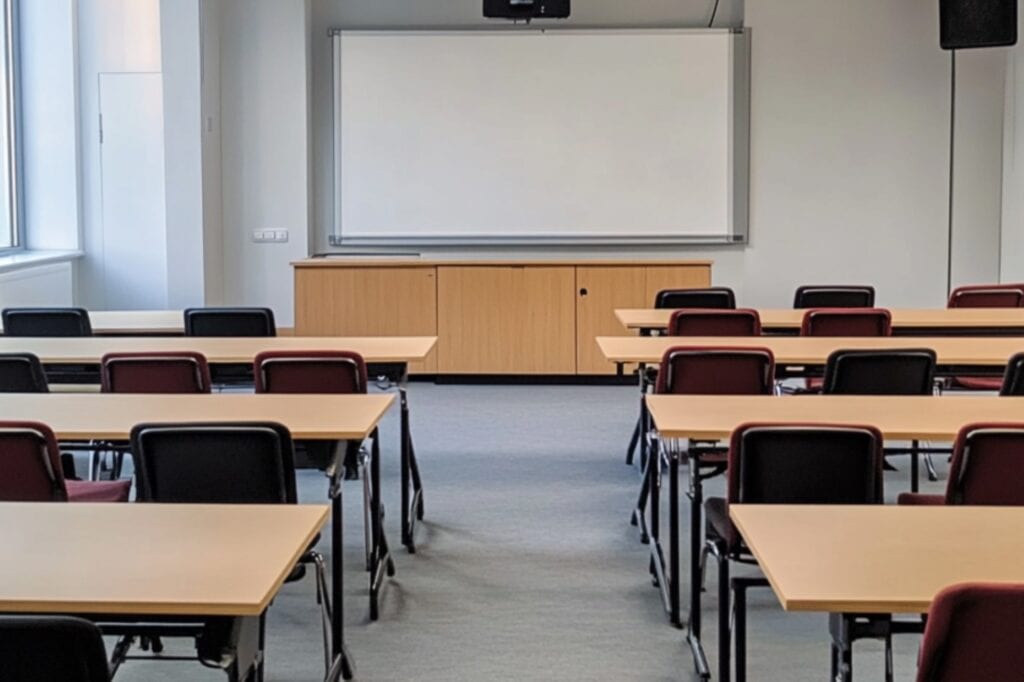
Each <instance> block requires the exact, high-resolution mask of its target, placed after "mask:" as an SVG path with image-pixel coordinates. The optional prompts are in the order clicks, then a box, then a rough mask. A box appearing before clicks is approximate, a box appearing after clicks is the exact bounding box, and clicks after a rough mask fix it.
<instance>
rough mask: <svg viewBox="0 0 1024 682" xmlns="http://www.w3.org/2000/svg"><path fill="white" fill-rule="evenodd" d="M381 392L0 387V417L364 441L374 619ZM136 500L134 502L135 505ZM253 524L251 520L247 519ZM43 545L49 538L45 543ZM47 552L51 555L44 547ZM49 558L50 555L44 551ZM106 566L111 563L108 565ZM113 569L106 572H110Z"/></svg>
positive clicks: (71, 436) (337, 639) (384, 550)
mask: <svg viewBox="0 0 1024 682" xmlns="http://www.w3.org/2000/svg"><path fill="white" fill-rule="evenodd" d="M394 400H395V397H394V396H393V395H389V394H372V395H365V394H363V395H301V394H299V395H297V394H260V395H256V394H251V393H249V394H246V393H218V394H210V395H161V394H91V395H90V394H46V393H42V394H40V393H32V394H13V393H7V394H0V414H2V415H4V418H5V419H15V420H31V421H40V422H44V423H46V424H48V425H49V426H50V428H52V429H53V430H54V432H55V433H56V434H57V437H58V439H60V440H82V439H86V440H126V439H128V438H129V436H130V434H131V431H132V428H134V426H135V425H136V424H139V423H151V422H158V423H159V422H163V423H167V422H224V421H228V422H238V421H262V420H267V421H274V422H278V423H281V424H284V425H285V426H286V427H288V429H289V431H291V433H292V435H293V436H295V437H296V438H301V439H309V440H358V441H362V440H366V439H369V440H370V443H371V451H370V467H371V471H370V474H369V476H370V485H371V495H370V510H369V511H370V525H371V531H370V532H371V547H370V564H371V565H370V569H371V570H370V615H371V618H376V616H377V612H378V598H379V594H380V591H381V589H382V587H383V584H384V579H385V575H387V576H390V575H393V574H394V562H393V560H392V558H391V553H390V550H389V548H388V544H387V538H386V537H385V535H384V530H383V519H382V515H383V511H382V506H381V504H380V499H381V498H380V442H379V440H380V439H379V438H378V437H377V435H376V430H377V425H378V423H379V422H380V420H381V418H382V417H383V416H384V414H385V412H387V410H388V408H389V407H390V406H391V405H392V403H393V402H394ZM341 469H342V467H341V466H335V467H333V471H332V472H329V475H330V479H329V481H330V484H329V493H328V495H329V497H330V500H331V580H332V588H331V592H332V593H333V602H332V603H333V605H334V608H333V610H332V613H331V615H332V630H333V633H332V634H333V640H334V641H333V643H332V645H333V646H332V649H333V653H334V657H335V667H336V669H337V671H338V673H339V674H341V675H343V676H344V677H345V678H346V679H349V678H350V677H351V675H352V665H351V660H352V659H351V656H350V655H349V654H348V652H347V651H346V650H345V644H344V619H343V616H342V613H343V595H344V589H343V580H342V563H341V559H342V553H343V551H342V548H343V546H344V545H343V542H342V527H343V522H342V501H341V473H342V472H341ZM140 506H141V505H140ZM254 527H256V526H254ZM48 546H49V543H48ZM47 556H48V557H50V556H51V555H50V554H48V555H47ZM51 558H52V557H51ZM112 569H113V567H112ZM116 574H117V572H116V570H112V572H111V575H112V576H116Z"/></svg>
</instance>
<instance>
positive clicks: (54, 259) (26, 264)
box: [0, 251, 85, 272]
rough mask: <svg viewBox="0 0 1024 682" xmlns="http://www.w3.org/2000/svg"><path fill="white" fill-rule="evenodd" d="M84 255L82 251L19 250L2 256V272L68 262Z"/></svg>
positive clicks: (0, 265) (0, 263)
mask: <svg viewBox="0 0 1024 682" xmlns="http://www.w3.org/2000/svg"><path fill="white" fill-rule="evenodd" d="M84 255H85V254H84V253H82V252H81V251H19V252H17V253H12V254H8V255H4V256H0V272H11V271H13V270H24V269H25V268H35V267H39V266H41V265H50V264H52V263H67V262H70V261H73V260H75V259H77V258H81V257H82V256H84Z"/></svg>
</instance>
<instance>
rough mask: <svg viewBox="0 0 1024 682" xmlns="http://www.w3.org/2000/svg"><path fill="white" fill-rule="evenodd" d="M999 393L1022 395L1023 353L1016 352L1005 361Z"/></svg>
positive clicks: (1023, 378) (1023, 375)
mask: <svg viewBox="0 0 1024 682" xmlns="http://www.w3.org/2000/svg"><path fill="white" fill-rule="evenodd" d="M999 395H1002V396H1024V353H1017V354H1016V355H1014V356H1013V357H1011V358H1010V360H1009V362H1007V363H1006V372H1004V373H1003V385H1002V387H1001V388H1000V389H999Z"/></svg>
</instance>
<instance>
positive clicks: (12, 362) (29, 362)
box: [0, 353, 50, 393]
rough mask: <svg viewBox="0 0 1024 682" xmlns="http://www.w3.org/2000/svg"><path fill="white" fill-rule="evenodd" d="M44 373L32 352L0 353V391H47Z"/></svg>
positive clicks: (47, 386)
mask: <svg viewBox="0 0 1024 682" xmlns="http://www.w3.org/2000/svg"><path fill="white" fill-rule="evenodd" d="M49 392H50V387H49V385H48V384H47V382H46V373H45V372H44V371H43V364H42V363H41V362H40V361H39V358H38V357H36V356H35V355H33V354H32V353H0V393H49Z"/></svg>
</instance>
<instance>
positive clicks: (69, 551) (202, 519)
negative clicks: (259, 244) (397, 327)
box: [0, 337, 436, 679]
mask: <svg viewBox="0 0 1024 682" xmlns="http://www.w3.org/2000/svg"><path fill="white" fill-rule="evenodd" d="M435 343H436V338H434V337H409V338H334V337H332V338H297V337H278V338H199V337H194V338H159V337H147V338H129V337H124V338H110V337H108V338H100V337H91V338H74V339H69V338H64V339H55V338H10V337H0V352H26V351H29V352H34V353H36V354H37V355H38V356H39V357H40V359H41V360H42V361H43V362H44V364H58V363H81V364H94V363H98V362H99V360H100V358H101V357H102V356H103V355H104V354H105V353H109V352H131V351H141V352H149V351H161V350H172V351H174V350H192V351H198V352H201V353H203V354H204V355H206V356H207V358H208V359H209V360H210V362H211V363H214V364H218V363H247V362H251V361H252V360H253V357H254V356H255V355H256V353H258V352H261V351H265V350H277V349H280V350H324V349H339V350H341V349H344V350H355V351H357V352H359V353H360V354H362V355H363V357H364V358H365V359H366V360H367V362H368V363H371V364H377V365H382V364H383V365H398V366H400V368H401V370H400V372H399V374H400V375H401V376H404V374H405V367H406V366H407V364H408V363H409V362H411V361H417V360H422V359H423V358H424V357H425V356H426V355H427V354H428V353H429V352H430V351H431V349H432V348H433V346H434V344H435ZM399 397H400V404H401V429H402V434H401V464H402V513H401V516H402V540H403V543H404V544H406V546H407V547H408V548H409V549H410V551H414V544H413V541H412V535H413V532H414V525H413V524H414V520H415V519H416V518H418V516H419V515H421V514H422V499H421V498H420V496H419V495H420V489H419V487H418V483H417V484H416V485H415V486H413V488H410V466H411V465H412V464H414V460H413V455H412V442H411V435H410V433H409V418H408V403H407V400H406V396H405V392H404V390H400V393H399ZM394 402H395V396H394V395H393V394H369V395H294V394H261V395H256V394H241V393H221V394H210V395H125V394H121V395H119V394H0V414H3V415H4V418H5V419H16V420H34V421H42V422H45V423H47V424H48V425H49V426H50V427H51V428H52V429H53V430H54V431H55V433H56V434H57V437H58V439H60V440H62V441H82V440H104V441H124V440H127V439H128V438H129V436H130V433H131V430H132V428H133V427H134V426H135V425H136V424H139V423H146V422H171V421H173V422H179V421H180V422H215V421H240V420H241V421H275V422H279V423H282V424H284V425H285V426H286V427H288V429H289V430H290V431H291V433H292V435H293V436H294V437H295V438H298V439H304V440H358V441H363V440H366V439H368V438H369V439H371V447H372V450H373V455H372V458H371V466H372V467H374V471H373V472H372V474H371V476H370V479H371V486H372V493H371V501H370V507H371V509H370V513H371V528H372V533H371V535H372V538H371V545H372V548H371V554H372V556H373V570H372V571H371V575H370V608H371V617H375V614H376V604H377V595H378V593H379V590H380V587H381V585H382V582H383V576H384V573H385V572H387V573H389V574H390V572H392V571H393V562H392V560H391V557H390V551H389V550H388V548H387V542H386V539H385V538H384V534H383V527H382V519H381V517H382V511H381V505H380V488H379V481H380V476H379V461H380V453H379V443H378V439H377V438H376V436H375V434H376V429H377V426H378V424H379V422H380V420H381V419H382V418H383V416H384V414H385V413H386V412H387V410H388V409H389V408H390V406H391V405H392V404H393V403H394ZM339 469H340V468H339ZM339 473H340V471H339V472H336V473H335V475H334V477H332V478H331V479H330V482H329V486H328V487H329V490H328V498H329V500H330V502H331V506H330V508H329V509H330V518H331V520H332V528H331V531H332V532H331V544H332V566H331V580H332V586H331V592H332V593H333V600H332V601H333V608H332V610H331V615H332V625H333V630H334V632H333V637H334V641H333V642H332V650H333V659H332V660H333V661H334V667H333V670H332V674H331V676H330V679H337V678H338V677H341V676H344V677H346V678H349V677H351V675H352V674H353V663H352V659H351V656H350V655H349V654H348V652H347V651H346V649H345V645H344V635H343V616H342V614H343V606H342V594H343V585H342V573H343V571H342V564H341V557H342V538H341V531H342V514H341V511H342V506H341V482H340V480H339V478H338V474H339ZM413 478H414V479H415V478H416V476H415V475H414V476H413ZM36 509H40V507H39V506H32V505H30V506H24V505H0V542H5V543H6V544H5V545H4V546H5V547H7V548H9V551H7V552H5V554H4V555H5V556H7V557H9V559H10V561H8V562H0V612H8V613H81V614H91V615H92V616H94V617H97V618H98V617H101V616H102V617H104V618H106V617H110V616H117V615H118V614H130V615H132V616H140V617H146V618H149V617H154V616H160V617H161V618H163V617H180V616H188V617H190V618H200V619H209V618H217V617H230V618H232V619H235V620H237V621H238V622H239V623H242V625H239V626H238V627H237V628H235V630H236V631H237V632H239V633H241V634H240V635H239V637H241V638H242V639H243V640H246V642H247V644H246V646H240V647H239V651H243V650H244V652H245V653H246V656H247V658H245V659H244V660H243V661H242V662H241V664H240V665H241V667H240V668H238V669H237V670H235V671H233V673H232V674H233V675H234V676H235V677H243V676H244V675H245V674H246V671H247V670H249V669H251V668H252V666H254V665H257V663H258V654H259V647H258V646H257V644H256V643H255V642H256V639H255V638H256V637H257V636H258V626H257V625H254V624H253V623H254V622H255V621H258V616H259V615H260V614H262V613H263V612H264V610H265V609H266V607H267V605H268V604H269V601H270V599H271V598H272V597H273V595H274V594H276V592H277V590H278V589H279V588H280V585H281V582H282V581H283V579H284V577H285V576H286V575H287V574H288V573H289V572H290V571H291V569H292V567H293V566H294V563H295V560H296V559H297V557H298V556H299V555H300V554H301V552H302V551H303V550H305V549H306V547H307V546H308V543H309V542H310V541H311V539H312V538H313V537H314V536H315V535H316V534H317V533H318V532H319V531H320V530H321V528H322V527H323V525H324V522H325V521H326V519H327V518H328V507H326V506H324V505H312V506H299V507H291V506H281V507H273V508H243V507H234V506H232V507H217V506H177V505H139V504H135V505H107V506H102V505H97V506H95V507H94V506H90V505H80V504H75V505H45V513H39V512H36V511H35V510H36ZM252 509H258V510H259V511H258V512H256V513H248V512H250V511H251V510H252ZM33 514H35V517H34V522H33V524H25V523H22V518H23V517H25V516H31V515H33ZM247 514H248V515H247ZM243 526H244V528H243ZM126 527H130V528H132V529H133V533H132V534H131V536H130V538H129V536H127V535H126V534H124V533H123V529H124V528H126ZM12 534H13V536H14V537H13V539H11V538H8V537H7V535H12ZM94 538H101V540H100V541H97V542H95V543H93V542H91V541H90V540H91V539H94ZM140 538H142V540H140ZM164 540H166V542H164ZM40 542H42V543H44V545H45V547H47V548H48V549H47V551H46V552H39V551H38V547H39V543H40ZM140 542H141V543H142V544H141V545H140V544H139V543H140ZM53 547H59V548H60V561H54V560H53V557H54V554H53V552H52V548H53ZM125 556H127V557H130V558H129V560H128V561H126V562H122V561H121V557H125ZM104 557H105V562H104ZM110 557H118V560H117V561H116V562H114V563H111V559H110ZM154 562H156V563H159V564H161V566H160V567H159V568H157V567H155V566H154V565H153V563H154ZM254 567H258V569H257V568H254ZM14 574H17V576H18V577H12V576H14ZM40 576H42V578H40ZM126 586H128V587H127V589H126ZM254 619H255V621H254ZM204 622H206V621H205V620H204Z"/></svg>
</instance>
